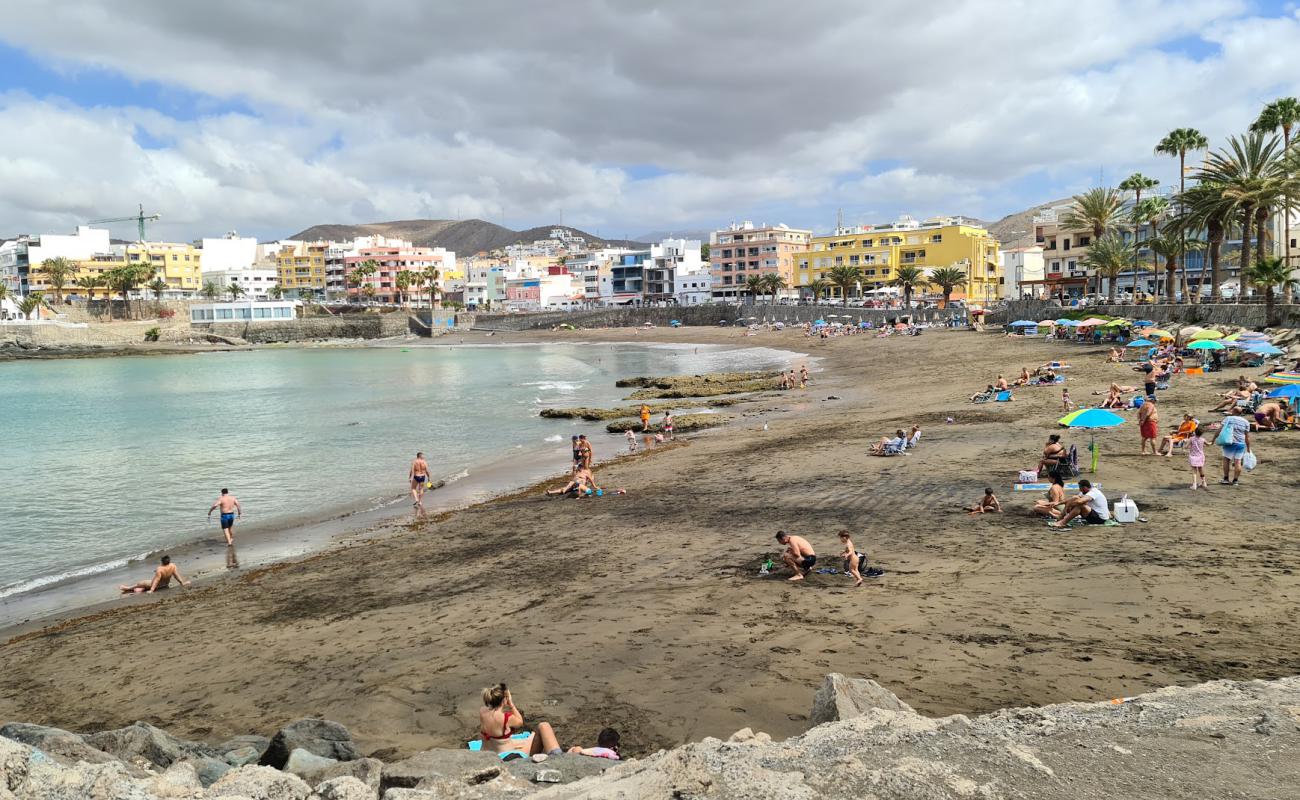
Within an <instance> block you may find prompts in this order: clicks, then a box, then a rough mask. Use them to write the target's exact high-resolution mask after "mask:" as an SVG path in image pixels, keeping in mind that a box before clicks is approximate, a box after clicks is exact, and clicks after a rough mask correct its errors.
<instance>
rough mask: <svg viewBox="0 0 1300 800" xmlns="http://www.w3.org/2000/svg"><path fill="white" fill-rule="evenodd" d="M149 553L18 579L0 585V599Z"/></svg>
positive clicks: (119, 565) (111, 567)
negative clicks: (5, 584)
mask: <svg viewBox="0 0 1300 800" xmlns="http://www.w3.org/2000/svg"><path fill="white" fill-rule="evenodd" d="M149 555H150V554H149V553H148V552H145V553H139V554H138V555H134V556H127V557H125V558H116V559H113V560H112V561H104V562H102V563H99V564H91V565H90V566H87V567H78V568H76V569H70V570H68V571H67V572H60V573H58V574H56V575H42V576H40V577H39V578H29V579H27V580H25V581H19V582H18V583H11V584H9V585H8V586H2V587H0V599H4V598H6V597H11V596H13V595H16V594H22V593H23V592H31V591H34V590H36V589H39V588H41V587H42V586H49V585H50V584H52V583H60V582H62V581H67V580H72V579H73V578H84V577H86V576H88V575H98V574H99V573H101V572H108V571H110V570H115V569H120V568H122V567H125V566H126V565H127V564H130V563H131V562H132V561H143V560H144V559H146V558H148V557H149Z"/></svg>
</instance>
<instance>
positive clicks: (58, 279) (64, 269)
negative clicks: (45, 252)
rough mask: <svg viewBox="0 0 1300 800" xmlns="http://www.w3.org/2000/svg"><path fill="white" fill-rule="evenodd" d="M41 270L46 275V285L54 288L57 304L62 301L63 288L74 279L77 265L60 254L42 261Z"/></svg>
mask: <svg viewBox="0 0 1300 800" xmlns="http://www.w3.org/2000/svg"><path fill="white" fill-rule="evenodd" d="M40 271H41V274H42V275H44V276H45V285H46V286H48V287H50V288H51V289H53V290H54V303H55V305H58V304H59V303H62V302H63V288H64V287H65V286H67V285H68V283H69V282H70V281H71V280H72V276H73V274H74V273H75V272H76V271H77V265H76V264H74V263H72V262H71V261H69V260H68V259H66V258H64V257H62V256H58V257H56V258H47V259H45V260H44V261H42V262H41V270H40Z"/></svg>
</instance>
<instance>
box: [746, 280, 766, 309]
mask: <svg viewBox="0 0 1300 800" xmlns="http://www.w3.org/2000/svg"><path fill="white" fill-rule="evenodd" d="M745 291H747V292H749V302H750V303H754V302H756V301H757V299H758V296H759V295H760V294H763V293H764V292H766V291H767V282H766V281H764V280H763V276H762V275H750V276H749V277H748V278H746V279H745Z"/></svg>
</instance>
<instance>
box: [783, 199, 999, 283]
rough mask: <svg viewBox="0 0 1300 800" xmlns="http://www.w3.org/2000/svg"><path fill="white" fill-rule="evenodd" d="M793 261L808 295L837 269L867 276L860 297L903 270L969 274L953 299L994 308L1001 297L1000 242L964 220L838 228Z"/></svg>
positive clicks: (814, 241) (904, 220)
mask: <svg viewBox="0 0 1300 800" xmlns="http://www.w3.org/2000/svg"><path fill="white" fill-rule="evenodd" d="M794 259H795V270H796V281H795V286H796V287H798V288H799V289H801V290H802V291H803V293H805V294H807V289H806V287H807V286H808V284H809V283H811V282H813V281H814V280H817V279H822V280H826V281H829V280H830V275H831V271H832V270H834V269H835V268H836V267H857V268H858V269H859V270H860V271H861V273H862V287H861V291H863V292H866V291H873V290H879V289H882V288H885V287H887V286H888V285H889V283H890V282H891V281H892V280H894V278H895V276H896V274H897V269H898V267H900V266H909V267H919V268H920V269H922V270H924V271H926V272H927V273H929V272H933V271H934V270H935V269H938V268H940V267H951V266H956V267H958V268H960V269H962V270H964V271H965V272H966V284H965V285H964V286H960V287H957V288H956V289H955V290H954V291H953V293H952V299H957V300H967V301H969V302H981V303H991V302H993V301H995V300H997V299H998V298H999V297H1001V292H1002V288H1001V287H1002V277H1001V275H1000V274H999V272H998V240H997V239H996V238H994V237H993V235H992V234H990V233H989V232H988V230H987V229H985V228H983V227H981V226H979V225H975V224H973V223H972V222H969V221H967V220H965V219H963V218H961V217H934V218H932V219H927V220H925V221H924V222H918V221H916V220H914V219H912V218H911V217H907V216H904V217H900V218H899V219H898V220H896V221H894V222H892V223H888V224H885V225H856V226H852V227H841V228H837V229H836V230H835V232H834V233H831V234H828V235H825V236H814V237H812V238H811V241H810V242H809V245H808V247H807V248H806V249H805V250H804V251H802V252H799V253H796V254H795V256H794ZM830 292H831V296H832V297H839V296H840V290H839V288H838V287H832V288H831V290H830Z"/></svg>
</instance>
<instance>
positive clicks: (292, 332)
mask: <svg viewBox="0 0 1300 800" xmlns="http://www.w3.org/2000/svg"><path fill="white" fill-rule="evenodd" d="M193 328H194V330H195V331H196V332H210V333H215V334H217V335H218V336H224V337H227V338H232V339H243V340H245V341H248V342H253V343H256V344H266V343H270V342H303V341H312V340H315V339H383V338H386V337H389V336H404V335H406V334H407V333H412V332H415V331H414V330H413V326H412V324H411V318H410V316H409V315H407V314H402V313H393V314H345V315H340V316H337V317H306V318H304V319H295V320H285V321H283V322H214V323H212V324H210V325H195V326H193ZM423 333H424V335H427V330H426V331H423Z"/></svg>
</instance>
